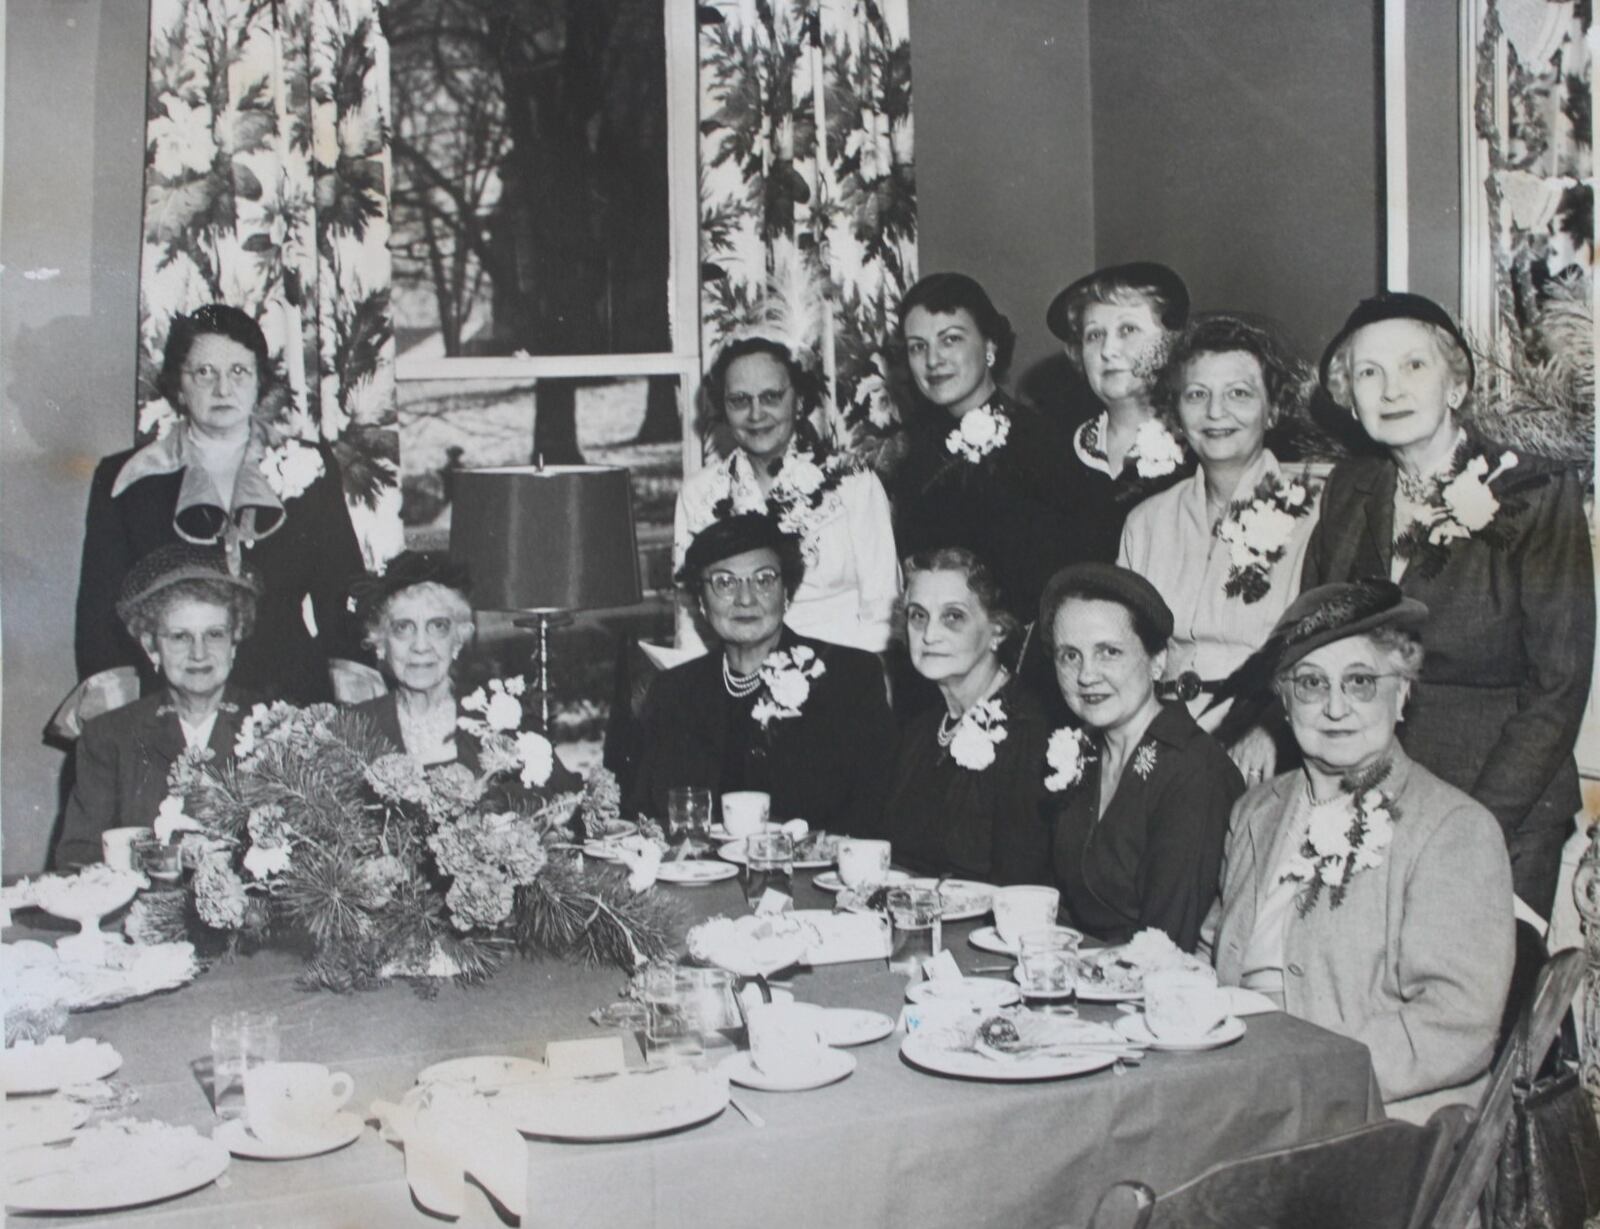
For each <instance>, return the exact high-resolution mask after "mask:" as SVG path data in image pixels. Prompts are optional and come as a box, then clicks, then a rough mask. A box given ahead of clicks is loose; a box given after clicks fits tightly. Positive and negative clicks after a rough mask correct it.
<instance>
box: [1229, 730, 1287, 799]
mask: <svg viewBox="0 0 1600 1229" xmlns="http://www.w3.org/2000/svg"><path fill="white" fill-rule="evenodd" d="M1228 755H1229V756H1230V757H1232V759H1233V763H1234V767H1236V768H1237V769H1238V770H1239V771H1240V773H1241V774H1243V776H1244V783H1245V784H1246V785H1247V786H1248V785H1254V784H1255V783H1256V782H1257V781H1265V780H1266V779H1267V778H1268V777H1270V776H1271V775H1272V770H1273V769H1274V768H1276V767H1277V765H1278V747H1277V744H1276V743H1274V742H1273V741H1272V735H1271V734H1268V733H1267V731H1266V730H1265V729H1264V728H1262V727H1261V726H1259V725H1258V726H1252V727H1251V729H1250V731H1249V732H1248V733H1246V734H1245V735H1244V737H1243V738H1241V739H1239V741H1238V742H1236V743H1234V744H1233V746H1231V747H1229V748H1228Z"/></svg>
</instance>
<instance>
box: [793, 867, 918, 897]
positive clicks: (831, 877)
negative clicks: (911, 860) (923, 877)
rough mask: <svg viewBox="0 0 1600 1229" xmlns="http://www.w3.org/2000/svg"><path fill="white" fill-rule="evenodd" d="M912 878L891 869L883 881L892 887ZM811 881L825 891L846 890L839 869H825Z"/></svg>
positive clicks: (902, 872) (903, 872)
mask: <svg viewBox="0 0 1600 1229" xmlns="http://www.w3.org/2000/svg"><path fill="white" fill-rule="evenodd" d="M824 865H826V864H824ZM910 878H911V876H910V875H908V874H906V873H905V871H890V872H889V875H888V878H886V879H885V880H884V881H883V882H884V885H886V886H891V887H892V886H893V885H894V884H897V883H905V882H906V881H907V880H908V879H910ZM811 882H812V883H814V884H816V885H817V887H819V888H821V889H822V890H823V891H824V892H842V891H844V880H843V879H840V878H839V872H838V871H823V872H822V874H820V875H818V876H817V877H816V878H815V879H813V880H812V881H811Z"/></svg>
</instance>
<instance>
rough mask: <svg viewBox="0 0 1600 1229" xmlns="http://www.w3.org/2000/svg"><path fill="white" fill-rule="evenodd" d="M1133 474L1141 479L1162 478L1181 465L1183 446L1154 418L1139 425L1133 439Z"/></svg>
mask: <svg viewBox="0 0 1600 1229" xmlns="http://www.w3.org/2000/svg"><path fill="white" fill-rule="evenodd" d="M1132 455H1133V461H1134V472H1136V473H1137V474H1138V475H1139V477H1141V478H1163V477H1165V476H1166V475H1168V474H1170V473H1172V472H1173V471H1174V470H1175V469H1177V468H1178V466H1180V465H1182V464H1183V445H1182V444H1180V443H1178V441H1177V440H1176V439H1174V438H1173V435H1172V432H1170V431H1168V430H1167V429H1166V427H1164V426H1162V425H1161V423H1160V421H1159V420H1157V419H1154V418H1150V419H1146V420H1145V421H1144V422H1142V423H1140V424H1139V430H1138V431H1137V432H1136V433H1135V434H1134V437H1133V449H1132Z"/></svg>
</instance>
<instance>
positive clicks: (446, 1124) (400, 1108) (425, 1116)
mask: <svg viewBox="0 0 1600 1229" xmlns="http://www.w3.org/2000/svg"><path fill="white" fill-rule="evenodd" d="M372 1116H373V1117H375V1118H377V1120H378V1126H379V1132H380V1134H381V1135H382V1137H383V1138H384V1139H386V1140H388V1141H390V1142H391V1143H404V1144H405V1150H406V1182H407V1183H408V1184H409V1185H410V1187H411V1193H412V1194H413V1195H414V1196H416V1200H417V1202H418V1203H420V1204H421V1205H422V1206H423V1207H425V1208H427V1209H428V1210H429V1211H431V1212H434V1213H436V1214H438V1215H440V1216H449V1217H459V1216H461V1215H462V1214H463V1213H464V1212H465V1211H466V1186H467V1183H466V1177H467V1174H469V1173H470V1174H472V1176H473V1177H475V1178H477V1180H478V1181H479V1182H480V1183H481V1184H482V1185H483V1188H484V1190H486V1191H488V1192H489V1194H491V1195H492V1196H494V1198H495V1199H496V1200H498V1201H499V1202H500V1203H501V1204H502V1205H503V1206H504V1207H506V1208H507V1209H508V1210H509V1211H511V1212H513V1213H515V1214H516V1215H517V1216H519V1217H520V1216H521V1215H522V1214H523V1209H525V1208H526V1207H527V1206H528V1150H527V1147H526V1145H524V1144H523V1142H522V1136H521V1135H519V1134H518V1133H517V1129H516V1128H515V1127H513V1126H512V1125H511V1124H510V1123H508V1122H506V1121H505V1120H504V1119H502V1118H499V1117H497V1116H496V1115H495V1114H494V1112H493V1111H492V1110H490V1109H489V1107H488V1105H487V1104H486V1103H485V1102H484V1101H483V1100H482V1099H481V1098H479V1097H477V1096H475V1095H474V1094H473V1093H472V1092H471V1091H469V1090H467V1089H465V1088H454V1087H451V1086H450V1085H446V1084H434V1085H428V1086H425V1087H419V1088H413V1089H411V1091H409V1092H408V1093H406V1095H405V1096H404V1097H402V1098H401V1100H400V1103H399V1104H398V1105H397V1104H395V1103H394V1102H392V1101H374V1102H373V1103H372Z"/></svg>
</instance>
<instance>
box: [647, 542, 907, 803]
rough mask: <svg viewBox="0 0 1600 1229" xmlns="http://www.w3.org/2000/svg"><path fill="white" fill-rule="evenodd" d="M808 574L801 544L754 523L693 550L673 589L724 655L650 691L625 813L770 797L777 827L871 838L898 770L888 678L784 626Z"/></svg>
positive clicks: (662, 678)
mask: <svg viewBox="0 0 1600 1229" xmlns="http://www.w3.org/2000/svg"><path fill="white" fill-rule="evenodd" d="M803 569H804V562H803V560H802V559H801V555H800V544H799V543H798V542H797V541H796V540H795V539H794V538H793V537H791V536H790V535H788V534H785V533H784V532H783V531H782V530H780V529H779V528H778V526H777V525H776V524H775V523H774V522H773V520H772V518H771V517H768V516H764V515H762V514H760V513H753V512H752V513H741V514H739V515H737V516H731V517H727V518H725V519H722V520H717V521H713V522H712V523H711V524H710V525H708V526H706V528H704V529H702V530H701V531H700V532H699V534H697V535H696V536H695V539H694V541H693V542H692V543H690V545H689V549H688V551H687V552H686V554H685V555H684V561H683V567H682V569H681V570H680V571H679V573H678V584H679V585H680V586H682V588H683V589H684V591H685V592H686V593H687V594H690V595H693V596H694V597H695V598H696V599H697V601H698V603H699V607H700V611H701V613H702V614H703V615H704V617H705V620H706V622H707V624H708V625H709V627H710V629H711V631H712V633H713V634H714V635H715V636H716V638H717V640H718V641H719V644H718V646H717V647H716V648H715V649H714V650H713V651H712V652H710V653H707V654H706V655H705V656H703V657H697V658H695V659H694V660H693V661H689V662H685V663H684V664H683V665H681V666H678V667H676V668H674V669H672V670H668V671H667V672H666V673H664V674H661V675H658V676H657V677H656V679H655V681H654V682H653V683H652V684H651V686H650V692H649V694H648V695H647V696H646V697H645V703H644V711H643V713H642V714H641V716H640V752H639V766H638V769H637V770H636V772H635V773H634V779H633V781H632V782H631V783H630V784H629V786H628V787H627V790H626V801H627V806H628V808H629V810H630V812H631V811H644V812H646V813H648V814H650V815H653V816H656V817H663V816H665V815H666V795H667V791H668V790H669V789H671V788H672V787H673V786H678V785H698V786H706V787H709V788H710V790H711V792H712V795H713V797H714V798H718V799H720V796H721V795H722V794H725V793H728V792H730V791H734V790H764V791H766V792H767V793H768V794H770V795H771V796H772V816H773V818H775V819H794V818H799V819H805V820H807V821H808V822H809V823H810V824H811V826H812V827H813V828H815V829H822V830H826V831H828V832H842V833H850V834H856V835H870V834H871V833H872V832H873V831H874V830H875V829H876V827H877V826H878V823H879V817H880V814H881V812H882V809H883V797H884V788H885V785H886V783H887V777H888V769H889V765H890V763H891V762H892V760H893V734H892V731H891V726H890V719H889V706H888V700H887V698H886V696H885V692H884V683H883V670H882V667H881V666H880V665H879V664H878V659H877V658H876V657H874V656H873V655H872V654H870V653H866V652H863V651H862V650H860V649H848V648H844V647H843V646H841V645H834V644H828V643H826V642H824V641H820V640H810V639H807V638H806V637H804V636H799V635H796V634H795V633H794V632H793V631H792V630H790V629H789V628H788V627H786V626H784V622H783V613H784V609H785V607H786V606H787V605H788V602H789V599H790V597H791V596H792V595H793V594H794V592H795V590H796V589H797V588H798V587H799V584H800V579H801V575H802V572H803ZM718 805H720V803H719V804H718Z"/></svg>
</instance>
